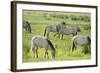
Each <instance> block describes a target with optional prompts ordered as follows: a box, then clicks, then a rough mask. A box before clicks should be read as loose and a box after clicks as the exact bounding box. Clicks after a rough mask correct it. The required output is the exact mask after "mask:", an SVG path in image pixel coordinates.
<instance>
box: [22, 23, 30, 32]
mask: <svg viewBox="0 0 100 73" xmlns="http://www.w3.org/2000/svg"><path fill="white" fill-rule="evenodd" d="M23 28H24V29H25V30H26V31H28V32H29V33H31V25H30V23H29V22H28V21H23Z"/></svg>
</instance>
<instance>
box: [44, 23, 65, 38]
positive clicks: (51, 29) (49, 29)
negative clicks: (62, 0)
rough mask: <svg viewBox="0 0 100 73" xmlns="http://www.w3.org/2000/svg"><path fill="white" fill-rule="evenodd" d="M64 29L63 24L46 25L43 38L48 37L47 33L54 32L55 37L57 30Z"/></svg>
mask: <svg viewBox="0 0 100 73" xmlns="http://www.w3.org/2000/svg"><path fill="white" fill-rule="evenodd" d="M65 27H66V23H65V22H62V23H60V24H58V25H47V26H46V27H45V31H44V36H47V37H49V32H55V33H56V34H55V35H57V34H58V32H59V30H60V29H63V28H65Z"/></svg>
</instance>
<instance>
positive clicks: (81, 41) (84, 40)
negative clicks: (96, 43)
mask: <svg viewBox="0 0 100 73" xmlns="http://www.w3.org/2000/svg"><path fill="white" fill-rule="evenodd" d="M77 45H81V46H86V47H87V48H88V50H89V52H91V47H90V46H91V39H90V37H89V36H82V35H76V36H74V37H73V39H72V46H71V51H72V52H73V51H74V49H75V48H76V47H77Z"/></svg>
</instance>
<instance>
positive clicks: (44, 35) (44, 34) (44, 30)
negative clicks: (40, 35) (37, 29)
mask: <svg viewBox="0 0 100 73" xmlns="http://www.w3.org/2000/svg"><path fill="white" fill-rule="evenodd" d="M46 31H47V27H46V28H45V30H44V36H45V35H46Z"/></svg>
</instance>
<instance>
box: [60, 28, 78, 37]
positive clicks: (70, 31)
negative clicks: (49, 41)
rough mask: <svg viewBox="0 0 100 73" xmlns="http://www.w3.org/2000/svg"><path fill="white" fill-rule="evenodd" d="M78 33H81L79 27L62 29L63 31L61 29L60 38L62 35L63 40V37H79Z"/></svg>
mask: <svg viewBox="0 0 100 73" xmlns="http://www.w3.org/2000/svg"><path fill="white" fill-rule="evenodd" d="M78 32H80V28H79V27H77V26H71V27H69V26H67V27H62V29H59V32H58V33H59V37H60V34H61V35H62V36H61V39H62V38H63V35H70V34H71V35H73V36H75V35H77V34H78Z"/></svg>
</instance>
